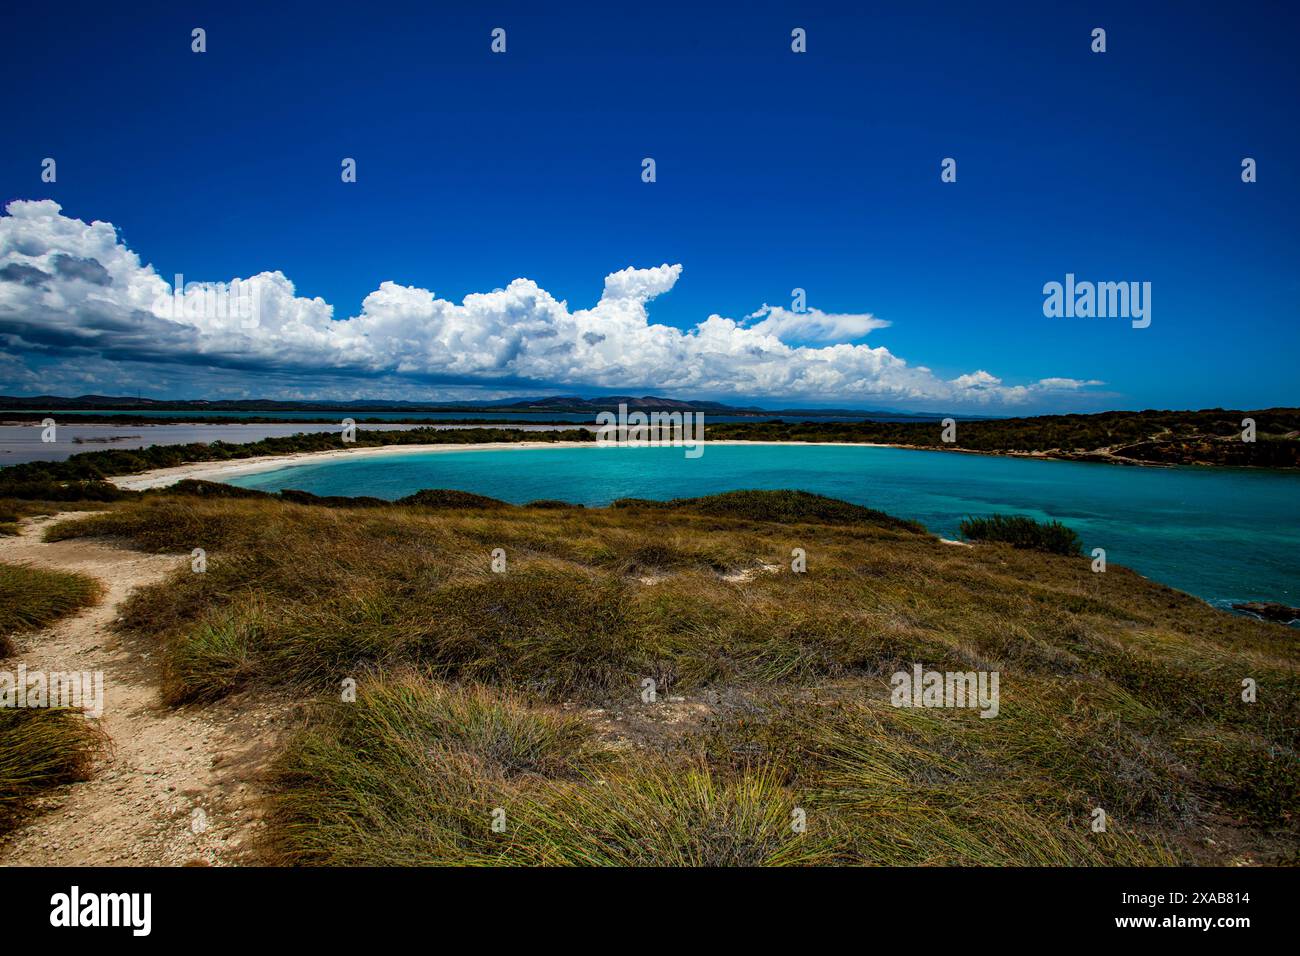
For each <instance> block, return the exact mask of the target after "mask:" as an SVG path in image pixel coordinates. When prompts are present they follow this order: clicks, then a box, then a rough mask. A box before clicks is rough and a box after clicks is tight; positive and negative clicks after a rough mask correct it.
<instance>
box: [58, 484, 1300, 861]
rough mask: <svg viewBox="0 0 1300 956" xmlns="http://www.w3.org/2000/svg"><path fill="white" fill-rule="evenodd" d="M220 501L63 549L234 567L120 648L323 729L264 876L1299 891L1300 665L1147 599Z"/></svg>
mask: <svg viewBox="0 0 1300 956" xmlns="http://www.w3.org/2000/svg"><path fill="white" fill-rule="evenodd" d="M224 488H225V486H211V485H206V484H204V483H199V482H191V483H187V484H186V485H184V486H181V487H179V488H175V489H165V490H162V491H155V492H148V493H145V494H142V495H139V496H134V497H133V498H132V499H131V500H129V501H122V502H118V503H115V504H113V505H111V507H110V508H109V509H108V510H105V511H104V512H102V513H100V514H97V515H94V516H91V517H87V518H83V519H78V520H76V521H72V522H69V523H65V524H62V525H59V526H56V527H55V528H53V529H51V531H50V532H49V537H51V538H71V537H85V536H97V535H111V536H115V537H118V538H122V539H126V540H128V541H129V542H131V543H133V544H134V545H135V546H136V547H140V548H143V549H146V550H149V551H154V552H161V553H176V554H189V553H190V552H191V551H192V549H194V548H204V549H206V550H207V552H208V555H209V558H208V565H207V570H206V572H204V573H194V572H192V571H191V570H190V569H189V567H188V566H186V567H184V568H182V569H181V570H179V571H177V572H176V573H175V574H174V575H173V576H172V577H171V578H170V579H168V580H167V581H166V582H164V583H162V584H159V585H157V586H153V587H149V588H145V589H143V590H141V591H139V592H137V594H136V595H135V596H134V597H133V598H132V599H131V600H130V601H129V602H128V603H127V604H126V605H125V607H124V615H123V623H122V625H121V626H123V627H124V628H127V629H129V630H131V631H134V632H136V633H138V634H140V635H142V636H145V637H148V638H151V639H154V640H156V641H157V642H158V646H159V648H160V652H161V656H162V661H163V668H164V674H165V686H164V692H165V696H166V698H167V700H168V701H169V702H170V703H172V704H177V705H179V704H182V703H195V704H199V705H201V704H202V703H203V702H207V701H213V700H216V699H219V698H222V697H225V696H227V695H230V694H232V693H233V692H236V691H245V690H256V691H259V692H263V693H276V694H287V695H292V696H295V697H298V698H301V699H305V700H307V701H309V702H310V707H309V708H308V711H309V716H307V717H306V718H305V720H304V724H303V727H302V729H301V732H300V733H299V735H298V736H297V738H296V739H295V740H294V742H293V743H292V744H291V745H290V746H289V748H288V749H287V750H286V752H285V753H283V754H282V755H281V757H280V759H279V762H278V764H277V770H276V779H275V799H274V805H273V808H272V814H271V817H270V821H271V825H270V827H269V831H268V833H269V836H268V840H267V844H266V846H265V847H264V852H265V855H266V859H268V860H271V861H276V862H286V863H308V864H458V863H459V864H465V863H472V864H502V863H506V864H509V863H515V864H534V863H541V864H569V863H577V864H628V863H635V864H670V865H671V864H678V863H692V864H693V863H706V864H708V863H712V864H732V863H739V864H753V863H774V864H779V863H796V864H797V863H878V864H907V863H976V864H1001V863H1021V864H1038V863H1041V864H1157V863H1168V862H1188V863H1230V862H1240V861H1243V860H1249V861H1262V862H1270V861H1286V860H1290V861H1294V860H1295V859H1296V853H1297V846H1298V845H1300V838H1298V836H1297V819H1296V815H1295V813H1296V807H1297V805H1298V803H1300V769H1297V768H1298V767H1300V764H1298V763H1297V761H1296V748H1297V742H1298V741H1297V734H1298V733H1300V691H1297V688H1298V687H1300V682H1297V679H1296V678H1297V670H1298V669H1300V649H1297V646H1296V644H1295V639H1294V632H1293V631H1290V630H1288V629H1286V628H1285V627H1282V626H1280V625H1273V624H1267V623H1263V622H1259V621H1255V620H1251V619H1248V618H1234V617H1229V616H1226V615H1223V614H1222V613H1220V612H1217V611H1215V610H1213V609H1211V608H1210V607H1208V606H1206V605H1205V604H1203V603H1202V602H1200V601H1197V600H1195V599H1193V598H1191V597H1189V596H1187V595H1184V594H1181V593H1179V592H1177V591H1173V590H1171V589H1169V588H1166V587H1163V586H1161V585H1158V584H1155V583H1153V582H1150V581H1147V580H1145V579H1144V578H1141V577H1140V576H1138V575H1136V574H1133V573H1131V572H1129V571H1127V570H1126V569H1124V568H1120V567H1117V566H1114V565H1112V566H1111V567H1110V568H1109V569H1108V570H1107V571H1106V572H1105V573H1102V574H1094V573H1092V572H1091V570H1090V565H1089V562H1088V561H1087V560H1086V559H1085V558H1082V557H1072V556H1067V555H1057V554H1050V553H1044V552H1041V551H1037V550H1022V549H1016V548H1012V547H1009V546H1007V545H1004V544H996V543H994V544H980V545H977V546H975V547H969V548H967V547H955V546H952V545H946V544H943V543H941V542H940V541H939V540H938V539H936V538H934V537H933V536H931V535H929V534H926V533H925V532H924V531H923V530H921V529H919V528H917V527H916V526H914V525H912V524H910V523H909V522H904V521H899V520H897V519H894V518H891V517H890V516H888V515H884V514H881V513H880V512H877V511H873V510H871V509H868V508H861V507H858V506H854V505H850V504H847V503H845V502H839V501H834V500H831V499H826V498H821V497H819V496H815V495H807V494H804V493H798V492H741V493H733V494H730V495H721V496H710V497H705V498H698V499H685V500H681V501H677V502H670V503H661V502H654V503H651V502H637V501H624V502H620V503H619V504H618V506H616V507H611V508H607V509H595V508H579V507H559V506H557V503H555V502H539V503H538V504H537V505H534V506H524V507H514V506H510V505H507V504H504V503H501V502H495V501H491V500H490V499H487V500H482V499H480V500H470V499H465V498H461V497H458V496H456V495H447V494H439V493H436V492H426V493H421V494H420V495H416V496H412V499H411V500H409V501H407V502H405V503H399V504H387V503H382V502H368V503H367V506H366V507H355V506H350V505H349V504H348V503H347V502H346V501H331V500H328V499H314V500H313V499H311V498H310V497H305V498H302V499H300V501H297V502H295V501H289V500H284V499H283V498H280V497H276V496H270V495H264V494H261V493H258V492H249V491H243V490H238V489H228V490H223V489H224ZM497 549H500V551H497ZM795 549H802V550H803V552H805V554H806V562H807V564H806V571H804V572H803V573H796V572H795V571H794V570H792V559H793V557H794V551H795ZM494 552H496V555H497V556H498V557H502V556H503V557H504V558H505V561H506V564H505V566H504V569H503V570H501V569H500V564H499V561H498V569H499V570H493V560H494ZM914 664H920V665H923V667H924V668H926V669H935V670H939V671H960V672H969V671H981V672H987V671H997V672H998V673H999V674H1000V678H1001V683H1000V688H1001V690H1000V693H1001V703H1000V707H999V711H998V714H997V716H996V717H994V718H992V719H984V718H981V717H980V716H979V713H978V712H976V711H973V710H969V709H961V708H906V707H895V706H892V704H891V695H890V690H891V676H892V675H893V674H894V673H895V672H898V671H910V670H911V669H912V667H913V665H914ZM1247 678H1249V679H1251V680H1253V681H1255V682H1256V683H1257V686H1258V699H1257V700H1256V701H1255V702H1253V703H1247V702H1245V701H1243V700H1242V681H1243V680H1244V679H1247ZM349 680H354V681H356V682H357V688H356V696H355V700H350V699H346V698H347V697H348V693H347V685H346V684H345V682H346V681H349ZM647 681H653V682H654V684H653V685H649V684H647V683H646V682H647ZM650 686H653V687H654V690H655V696H654V699H653V700H650V699H648V698H646V697H644V696H643V694H644V693H645V691H646V688H648V687H650ZM1097 809H1102V810H1104V811H1105V814H1106V819H1107V827H1106V830H1105V832H1094V830H1093V828H1092V825H1091V824H1092V822H1093V820H1094V819H1095V811H1096V810H1097ZM796 819H804V820H806V832H800V831H799V830H798V829H797V828H795V827H793V826H792V821H794V820H796ZM494 823H498V824H500V825H499V826H497V827H494Z"/></svg>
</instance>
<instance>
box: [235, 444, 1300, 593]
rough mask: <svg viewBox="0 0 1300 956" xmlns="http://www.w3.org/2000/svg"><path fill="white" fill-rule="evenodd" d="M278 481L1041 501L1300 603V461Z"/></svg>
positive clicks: (961, 458)
mask: <svg viewBox="0 0 1300 956" xmlns="http://www.w3.org/2000/svg"><path fill="white" fill-rule="evenodd" d="M230 480H231V483H232V484H237V485H240V486H242V487H245V488H260V489H263V490H267V491H274V490H279V489H281V488H298V489H301V490H303V491H310V492H313V493H315V494H319V495H356V494H366V495H373V496H376V497H382V498H390V499H393V498H400V497H402V496H403V495H407V494H410V493H411V492H414V491H418V490H419V489H421V488H457V489H460V490H462V491H472V492H476V493H478V494H484V495H491V496H492V497H494V498H501V499H503V500H505V501H510V502H514V503H516V504H519V503H523V502H527V501H532V500H534V499H537V498H560V499H563V500H566V501H571V502H577V503H581V504H586V505H606V504H608V503H609V502H611V501H613V500H614V499H615V498H623V497H636V498H655V499H668V498H678V497H690V496H694V495H706V494H712V493H714V492H719V491H731V490H735V489H739V488H769V489H771V488H799V489H803V490H805V491H812V492H816V493H818V494H823V495H830V496H831V497H834V498H842V499H844V500H846V501H852V502H856V503H858V504H863V505H869V506H870V507H873V508H879V509H881V510H882V511H886V512H888V513H890V514H892V515H897V516H899V517H904V518H913V519H916V520H918V521H920V522H922V523H923V524H925V526H926V527H928V528H929V529H930V530H931V531H933V532H935V533H937V534H940V535H943V536H944V537H949V538H952V537H956V536H957V526H958V523H959V522H960V521H961V519H962V518H963V517H966V516H967V515H986V514H993V513H998V512H1002V513H1016V514H1026V515H1030V516H1031V517H1034V518H1037V519H1039V520H1047V519H1057V520H1060V521H1063V522H1065V523H1066V524H1068V525H1069V526H1070V527H1072V528H1074V529H1075V530H1076V531H1077V532H1078V533H1079V536H1080V537H1081V538H1082V539H1083V542H1084V547H1085V549H1086V550H1088V551H1091V550H1092V548H1094V547H1102V548H1105V549H1106V555H1107V560H1108V561H1110V562H1113V563H1117V564H1124V565H1127V566H1129V567H1131V568H1134V569H1136V570H1138V571H1140V572H1141V573H1143V574H1145V575H1146V576H1148V577H1150V578H1153V579H1155V580H1157V581H1161V582H1163V583H1165V584H1169V585H1172V586H1173V587H1176V588H1179V589H1181V590H1184V591H1188V592H1190V593H1192V594H1195V595H1198V596H1199V597H1202V598H1204V599H1206V600H1208V601H1211V602H1212V603H1215V604H1227V603H1230V602H1232V601H1242V600H1271V601H1281V602H1283V603H1285V604H1290V605H1298V604H1300V475H1296V474H1287V473H1280V472H1266V471H1252V470H1248V469H1209V468H1135V467H1122V466H1116V465H1095V464H1079V463H1075V462H1060V461H1035V460H1027V459H1021V458H998V457H993V456H985V455H965V454H956V453H952V452H928V451H912V450H907V449H899V448H860V447H851V446H780V445H749V446H744V445H716V444H710V445H707V446H706V450H705V453H704V455H703V456H702V457H700V458H698V459H686V458H685V457H684V455H683V452H682V449H680V448H596V447H592V448H553V449H538V450H529V449H510V450H505V451H454V452H435V453H416V454H393V455H382V456H374V457H369V458H364V459H357V460H356V461H347V460H343V461H337V460H336V461H332V462H322V463H319V464H305V465H295V466H291V467H288V468H282V469H279V470H276V471H271V472H263V473H260V474H253V475H245V476H241V477H238V478H232V479H230Z"/></svg>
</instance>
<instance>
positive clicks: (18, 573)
mask: <svg viewBox="0 0 1300 956" xmlns="http://www.w3.org/2000/svg"><path fill="white" fill-rule="evenodd" d="M100 593H101V588H100V585H99V582H98V581H96V580H95V579H93V578H89V577H86V576H85V575H81V574H73V573H70V572H62V571H49V570H45V569H42V568H33V567H27V566H25V565H20V564H10V563H7V562H0V673H4V675H5V677H6V678H8V681H9V684H10V690H12V686H13V685H12V681H13V680H14V678H13V675H11V674H9V673H8V670H7V668H8V667H9V666H10V661H8V660H6V658H9V657H10V655H12V654H14V653H15V652H16V646H15V643H14V638H15V637H17V636H19V635H21V634H25V633H30V632H33V631H36V630H39V629H40V628H43V627H46V626H48V625H50V624H52V623H54V622H55V621H56V620H58V619H60V618H62V617H65V616H67V615H69V614H72V613H75V612H76V611H78V610H80V609H81V608H83V607H87V606H89V605H91V604H93V603H95V602H96V601H97V600H98V599H99V597H100ZM2 679H3V678H0V680H2ZM103 744H104V740H103V737H102V735H101V734H100V733H99V731H98V730H97V729H96V727H95V725H94V724H92V723H90V722H88V721H87V720H86V719H85V718H84V717H83V716H82V715H81V714H79V713H76V712H74V711H71V710H68V709H66V708H14V707H3V706H0V834H4V833H6V832H8V831H9V830H12V829H13V828H14V827H16V826H17V825H18V824H19V823H21V822H22V821H23V820H24V819H26V818H27V817H28V816H29V815H30V814H31V813H32V812H33V809H34V806H33V804H34V801H35V800H36V799H37V798H38V797H40V796H41V795H42V794H45V793H47V792H49V791H50V790H51V789H52V788H54V787H57V786H59V785H60V784H64V783H71V782H73V781H75V780H84V779H86V777H87V775H88V774H89V772H90V767H91V764H92V763H93V761H94V758H95V755H96V754H97V753H98V752H99V749H100V748H101V747H102V746H103Z"/></svg>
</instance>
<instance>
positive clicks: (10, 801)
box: [0, 708, 104, 834]
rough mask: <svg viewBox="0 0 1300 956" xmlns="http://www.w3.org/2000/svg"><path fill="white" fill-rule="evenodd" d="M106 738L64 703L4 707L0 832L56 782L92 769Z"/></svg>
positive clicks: (86, 774)
mask: <svg viewBox="0 0 1300 956" xmlns="http://www.w3.org/2000/svg"><path fill="white" fill-rule="evenodd" d="M103 744H104V739H103V737H102V735H101V734H100V732H99V731H98V730H97V729H96V728H95V725H93V724H91V723H89V722H88V721H87V720H86V719H85V718H84V717H82V716H81V715H80V714H77V713H73V712H71V711H68V710H64V709H61V708H54V709H35V708H22V709H5V708H0V834H4V833H7V832H9V831H10V830H12V829H13V828H14V827H16V826H17V825H18V824H19V823H21V822H22V820H23V819H24V818H25V817H27V816H28V815H29V814H30V813H31V812H32V801H33V800H34V798H36V797H39V796H40V795H41V794H43V793H45V792H47V791H48V790H50V789H51V788H53V787H56V786H58V785H60V784H64V783H72V782H74V781H77V780H85V779H87V778H88V777H89V775H90V768H91V764H92V763H93V762H94V759H95V756H96V755H97V754H98V753H99V752H100V750H101V748H102V747H103Z"/></svg>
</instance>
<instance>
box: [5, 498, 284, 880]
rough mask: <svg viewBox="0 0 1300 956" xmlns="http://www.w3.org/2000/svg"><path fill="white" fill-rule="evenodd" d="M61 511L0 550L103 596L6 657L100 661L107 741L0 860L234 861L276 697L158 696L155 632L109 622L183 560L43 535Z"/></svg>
mask: <svg viewBox="0 0 1300 956" xmlns="http://www.w3.org/2000/svg"><path fill="white" fill-rule="evenodd" d="M76 516H77V515H76V513H73V512H65V513H63V514H60V515H55V516H52V517H41V518H36V519H33V520H30V521H27V522H24V524H23V528H22V534H21V535H20V536H18V537H4V538H0V560H3V561H10V562H23V563H30V564H33V565H37V566H40V567H48V568H60V569H65V570H70V571H80V572H82V573H84V574H88V575H91V576H93V577H96V578H98V579H99V580H100V581H102V582H103V583H104V585H105V589H106V590H105V594H104V599H103V600H102V601H101V602H100V604H98V605H97V606H95V607H92V608H90V609H88V610H86V611H84V612H82V613H80V614H78V615H76V616H74V617H71V618H68V619H66V620H64V621H61V622H60V623H58V624H55V625H54V626H52V627H50V628H47V629H45V630H43V631H40V632H38V633H35V634H31V635H28V636H27V637H25V638H23V639H21V640H20V648H21V649H20V651H19V653H18V654H17V655H16V656H15V657H12V658H10V659H8V660H6V661H5V662H4V663H3V665H2V666H4V667H5V668H6V669H8V670H13V669H15V668H16V667H17V666H18V664H19V663H23V664H26V665H27V668H28V671H29V672H31V671H34V670H41V671H45V672H51V671H103V674H104V711H103V716H102V717H101V718H100V726H101V727H102V729H103V730H104V731H105V732H106V733H107V734H108V736H109V738H110V739H111V742H112V744H111V751H110V752H109V753H108V754H106V755H105V757H104V758H103V759H102V760H101V761H99V763H98V765H97V766H96V768H95V773H94V775H93V776H92V777H91V779H90V780H88V781H86V782H84V783H76V784H72V785H70V786H67V787H62V788H59V789H58V790H57V791H55V792H54V794H53V795H52V796H51V797H49V798H48V799H47V800H46V801H45V804H44V806H45V808H46V812H43V813H40V814H38V815H37V816H35V817H33V818H32V819H31V820H30V821H29V822H28V823H27V824H26V825H25V826H23V827H21V828H19V829H18V830H16V831H15V832H14V833H12V834H11V835H10V836H9V837H8V839H7V840H5V842H4V843H3V844H0V865H3V866H41V865H72V866H96V865H109V864H114V865H139V866H149V865H164V866H165V865H177V864H185V863H193V864H208V865H224V864H231V863H238V862H241V858H242V857H244V855H245V854H246V852H247V846H248V844H249V841H250V838H251V837H252V836H253V831H254V830H255V829H256V828H257V827H258V826H260V806H259V805H260V799H259V798H260V796H261V794H260V791H259V788H258V779H259V777H260V772H261V770H262V769H263V768H264V767H265V765H266V763H267V759H268V758H269V756H270V755H271V754H272V753H273V751H274V747H275V744H276V740H277V738H278V735H279V732H280V730H281V728H282V727H283V726H284V724H285V717H286V708H285V706H284V705H283V704H280V705H276V704H272V703H265V702H258V701H253V700H249V699H247V698H245V699H231V700H227V701H223V702H222V703H220V704H217V705H212V706H208V707H204V708H201V709H196V708H179V709H177V708H166V707H163V706H162V704H161V703H160V701H159V693H158V666H157V655H156V653H155V648H154V646H153V641H151V640H145V639H137V638H133V637H130V636H123V635H121V634H118V633H116V632H114V631H113V630H112V629H111V628H110V625H111V624H112V623H113V621H114V620H115V619H116V618H117V616H118V606H119V605H120V604H121V602H122V601H123V600H125V599H126V597H127V595H128V594H129V593H130V592H131V591H132V590H133V589H134V588H137V587H139V586H141V585H144V584H151V583H153V582H155V581H158V580H160V579H162V578H163V577H164V576H166V574H167V573H168V572H169V571H171V570H172V569H173V568H175V567H177V565H178V564H179V563H180V562H181V561H182V560H187V559H180V558H176V557H172V556H162V555H151V554H142V553H140V552H138V551H130V550H126V549H124V548H121V547H117V546H115V545H113V544H110V543H105V542H103V541H87V540H71V541H58V542H53V543H49V544H46V543H44V542H42V541H41V533H42V532H43V530H44V529H45V528H46V527H48V526H49V525H50V524H52V523H54V522H55V521H58V520H63V519H65V518H70V517H76Z"/></svg>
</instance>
